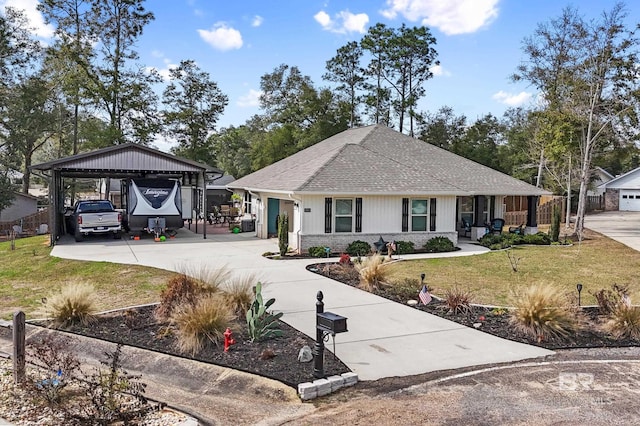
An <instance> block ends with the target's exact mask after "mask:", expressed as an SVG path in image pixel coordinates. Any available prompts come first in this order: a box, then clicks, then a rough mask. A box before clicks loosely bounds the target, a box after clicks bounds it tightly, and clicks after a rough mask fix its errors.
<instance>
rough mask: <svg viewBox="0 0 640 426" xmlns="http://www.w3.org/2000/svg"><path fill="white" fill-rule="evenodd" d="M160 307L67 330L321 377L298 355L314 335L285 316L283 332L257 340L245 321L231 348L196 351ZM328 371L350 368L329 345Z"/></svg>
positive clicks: (290, 376) (255, 368) (281, 376)
mask: <svg viewBox="0 0 640 426" xmlns="http://www.w3.org/2000/svg"><path fill="white" fill-rule="evenodd" d="M154 309H155V306H145V307H140V308H135V309H128V310H126V311H118V312H113V313H109V314H104V315H100V316H98V318H97V321H96V322H95V323H93V324H91V325H90V326H88V327H82V326H78V325H77V326H72V327H70V328H68V329H65V331H68V332H71V333H77V334H81V335H84V336H88V337H93V338H97V339H102V340H106V341H109V342H114V343H122V344H125V345H129V346H135V347H139V348H143V349H149V350H152V351H157V352H162V353H166V354H170V355H174V356H181V357H185V358H190V359H195V360H198V361H202V362H207V363H211V364H216V365H219V366H223V367H229V368H233V369H236V370H240V371H245V372H248V373H253V374H258V375H261V376H264V377H268V378H271V379H275V380H278V381H280V382H282V383H284V384H286V385H289V386H292V387H297V386H298V384H299V383H304V382H309V381H313V380H314V379H315V378H314V377H313V361H311V362H306V363H301V362H299V361H298V353H299V351H300V349H301V348H302V347H303V346H305V345H307V346H309V347H310V348H311V349H313V346H314V340H313V339H311V338H310V337H308V336H307V335H305V334H304V333H302V332H299V331H298V330H296V329H294V328H292V327H290V326H289V325H287V324H285V323H284V322H280V323H279V328H280V329H281V330H282V332H283V335H282V336H281V337H276V338H273V339H267V340H264V341H260V342H253V343H252V342H250V339H249V337H248V335H247V332H246V326H245V325H244V324H242V325H240V326H238V327H237V329H236V330H235V331H234V333H233V338H234V339H235V341H236V344H235V345H232V346H231V347H230V349H229V351H228V352H224V351H223V346H222V343H220V344H219V345H218V346H216V345H214V344H209V345H208V346H207V347H205V348H204V349H203V350H202V351H200V352H199V353H196V354H195V355H193V356H192V355H191V354H183V353H180V352H179V351H178V350H177V349H176V337H175V334H174V328H173V326H172V325H170V324H169V323H167V322H160V321H158V320H157V319H156V317H155V315H154ZM40 325H46V324H40ZM324 371H325V374H326V375H327V376H331V375H337V374H342V373H345V372H348V371H350V370H349V368H348V367H347V366H346V365H344V364H343V363H342V362H341V361H340V360H339V359H338V358H336V357H335V356H334V355H333V354H332V353H331V352H329V351H328V350H326V349H325V356H324Z"/></svg>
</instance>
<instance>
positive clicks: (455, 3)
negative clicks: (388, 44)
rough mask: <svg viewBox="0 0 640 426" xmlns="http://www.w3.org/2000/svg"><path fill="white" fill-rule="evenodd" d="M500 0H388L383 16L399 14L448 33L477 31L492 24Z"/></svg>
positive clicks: (391, 17) (392, 17)
mask: <svg viewBox="0 0 640 426" xmlns="http://www.w3.org/2000/svg"><path fill="white" fill-rule="evenodd" d="M499 1H500V0H387V5H388V6H389V8H388V9H385V10H382V11H381V12H380V13H382V15H383V16H385V17H386V18H388V19H395V18H396V16H397V15H398V14H400V15H402V16H404V17H405V18H406V19H408V20H409V21H412V22H415V21H421V23H422V25H426V26H429V27H434V28H437V29H439V30H440V31H442V32H443V33H445V34H447V35H455V34H466V33H473V32H475V31H478V30H479V29H481V28H483V27H486V26H488V25H489V24H491V23H492V22H493V20H494V19H496V18H497V16H498V8H497V5H498V2H499Z"/></svg>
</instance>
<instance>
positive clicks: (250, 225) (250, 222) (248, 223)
mask: <svg viewBox="0 0 640 426" xmlns="http://www.w3.org/2000/svg"><path fill="white" fill-rule="evenodd" d="M240 227H241V229H242V232H254V231H255V230H256V221H255V220H254V219H242V221H241V222H240Z"/></svg>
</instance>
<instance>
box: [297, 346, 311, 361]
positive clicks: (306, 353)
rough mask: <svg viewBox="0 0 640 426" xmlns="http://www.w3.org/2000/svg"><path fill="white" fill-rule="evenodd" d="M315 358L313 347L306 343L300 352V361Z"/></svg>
mask: <svg viewBox="0 0 640 426" xmlns="http://www.w3.org/2000/svg"><path fill="white" fill-rule="evenodd" d="M312 359H313V353H312V352H311V348H310V347H309V346H307V345H304V346H303V347H302V349H300V352H299V353H298V361H300V362H309V361H311V360H312Z"/></svg>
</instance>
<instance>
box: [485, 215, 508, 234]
mask: <svg viewBox="0 0 640 426" xmlns="http://www.w3.org/2000/svg"><path fill="white" fill-rule="evenodd" d="M486 227H487V231H488V232H487V233H492V234H497V235H500V234H502V228H503V227H504V219H501V218H494V219H491V222H489V223H487V224H486Z"/></svg>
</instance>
